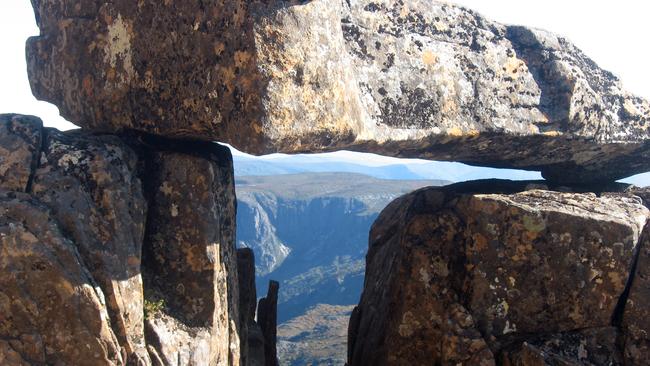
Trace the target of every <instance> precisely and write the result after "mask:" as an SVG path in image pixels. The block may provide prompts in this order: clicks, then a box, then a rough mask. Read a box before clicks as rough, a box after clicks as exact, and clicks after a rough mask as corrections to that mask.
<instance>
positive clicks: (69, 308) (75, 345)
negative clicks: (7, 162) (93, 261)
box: [0, 190, 125, 366]
mask: <svg viewBox="0 0 650 366" xmlns="http://www.w3.org/2000/svg"><path fill="white" fill-rule="evenodd" d="M106 310H107V309H106V305H105V303H104V294H103V293H102V290H101V289H100V288H99V287H98V286H97V284H96V283H95V281H94V280H93V279H92V277H91V276H90V274H89V273H88V271H87V269H86V266H85V264H84V261H83V259H82V257H81V255H80V254H79V251H78V250H77V247H76V246H75V244H74V243H73V242H71V241H70V240H69V239H67V238H66V237H65V235H64V234H63V232H62V230H61V229H60V228H59V227H58V226H57V224H56V220H55V217H54V216H53V215H52V214H51V213H50V212H49V210H48V209H47V207H45V206H44V205H42V204H41V203H40V202H38V201H37V200H35V199H34V198H32V197H30V196H29V195H27V194H24V193H17V192H8V191H4V190H3V191H1V192H0V364H1V365H16V366H23V365H45V364H52V365H87V366H91V365H124V364H125V363H124V359H123V358H122V354H121V351H120V344H119V343H118V339H117V337H116V336H115V334H114V332H113V330H112V328H111V324H110V321H109V315H108V313H107V311H106Z"/></svg>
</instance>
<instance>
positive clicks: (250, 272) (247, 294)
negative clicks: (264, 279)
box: [237, 248, 257, 366]
mask: <svg viewBox="0 0 650 366" xmlns="http://www.w3.org/2000/svg"><path fill="white" fill-rule="evenodd" d="M237 279H238V280H239V329H240V330H239V344H240V346H239V348H240V350H241V364H242V365H244V366H246V365H249V364H250V363H251V362H250V361H249V356H248V353H249V350H248V338H249V328H251V327H254V326H255V325H256V323H255V310H256V308H257V291H256V289H255V256H254V254H253V250H252V249H250V248H240V249H237Z"/></svg>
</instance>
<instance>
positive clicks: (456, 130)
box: [447, 127, 463, 137]
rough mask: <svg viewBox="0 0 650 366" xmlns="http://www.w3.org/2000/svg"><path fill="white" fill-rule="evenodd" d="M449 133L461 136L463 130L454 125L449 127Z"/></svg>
mask: <svg viewBox="0 0 650 366" xmlns="http://www.w3.org/2000/svg"><path fill="white" fill-rule="evenodd" d="M447 135H449V136H453V137H461V136H463V130H461V129H460V128H458V127H452V128H449V129H447Z"/></svg>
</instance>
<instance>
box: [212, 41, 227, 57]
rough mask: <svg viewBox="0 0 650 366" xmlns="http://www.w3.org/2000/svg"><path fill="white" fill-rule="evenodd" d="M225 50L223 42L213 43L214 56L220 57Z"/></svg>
mask: <svg viewBox="0 0 650 366" xmlns="http://www.w3.org/2000/svg"><path fill="white" fill-rule="evenodd" d="M225 49H226V45H225V44H224V43H223V42H219V43H215V44H214V46H213V50H214V54H215V55H217V56H220V55H221V54H222V53H223V51H224V50H225Z"/></svg>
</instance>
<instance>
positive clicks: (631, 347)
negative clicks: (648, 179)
mask: <svg viewBox="0 0 650 366" xmlns="http://www.w3.org/2000/svg"><path fill="white" fill-rule="evenodd" d="M646 192H648V191H646ZM635 267H636V268H635V273H634V276H633V277H632V280H631V287H630V290H629V295H628V297H627V301H626V303H625V309H624V312H623V316H622V318H621V321H622V324H621V325H622V329H623V333H624V336H625V337H624V344H625V360H626V362H627V364H628V365H643V364H646V363H647V362H648V356H649V355H650V307H648V302H649V301H650V225H646V228H645V230H644V231H643V236H642V239H641V244H640V245H639V254H638V260H637V262H636V263H635Z"/></svg>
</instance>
